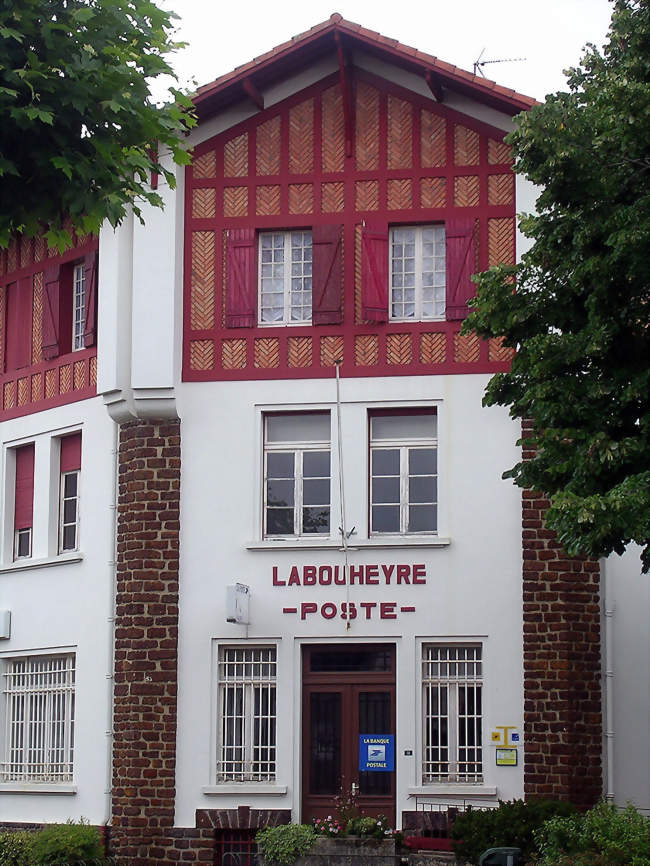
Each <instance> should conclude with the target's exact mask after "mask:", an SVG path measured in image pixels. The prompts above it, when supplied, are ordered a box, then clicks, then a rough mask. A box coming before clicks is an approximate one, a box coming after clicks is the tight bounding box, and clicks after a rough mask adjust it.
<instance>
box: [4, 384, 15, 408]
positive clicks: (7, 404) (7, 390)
mask: <svg viewBox="0 0 650 866" xmlns="http://www.w3.org/2000/svg"><path fill="white" fill-rule="evenodd" d="M15 405H16V383H15V382H14V381H13V380H12V381H11V382H5V384H4V387H3V389H2V407H3V409H13V408H14V406H15Z"/></svg>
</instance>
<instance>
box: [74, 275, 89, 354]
mask: <svg viewBox="0 0 650 866" xmlns="http://www.w3.org/2000/svg"><path fill="white" fill-rule="evenodd" d="M72 293H73V297H72V351H73V352H78V351H79V349H83V348H84V330H85V326H86V268H85V267H84V265H83V264H79V265H75V266H74V271H73V275H72Z"/></svg>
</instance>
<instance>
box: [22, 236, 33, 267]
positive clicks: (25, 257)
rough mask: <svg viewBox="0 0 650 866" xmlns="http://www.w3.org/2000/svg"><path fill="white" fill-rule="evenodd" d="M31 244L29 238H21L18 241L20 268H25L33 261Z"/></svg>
mask: <svg viewBox="0 0 650 866" xmlns="http://www.w3.org/2000/svg"><path fill="white" fill-rule="evenodd" d="M33 248H34V245H33V242H32V239H31V238H25V237H23V238H21V241H20V267H21V268H26V267H27V266H28V265H31V264H32V262H33V261H34V253H33Z"/></svg>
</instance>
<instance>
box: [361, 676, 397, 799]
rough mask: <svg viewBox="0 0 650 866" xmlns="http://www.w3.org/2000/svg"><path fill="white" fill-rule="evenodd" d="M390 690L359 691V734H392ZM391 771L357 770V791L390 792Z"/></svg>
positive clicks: (375, 793)
mask: <svg viewBox="0 0 650 866" xmlns="http://www.w3.org/2000/svg"><path fill="white" fill-rule="evenodd" d="M391 728H392V726H391V712H390V692H359V734H392V733H393V731H392V730H391ZM391 776H392V773H380V772H372V771H364V772H359V791H360V793H361V795H362V796H363V795H364V794H371V795H377V794H390V792H391Z"/></svg>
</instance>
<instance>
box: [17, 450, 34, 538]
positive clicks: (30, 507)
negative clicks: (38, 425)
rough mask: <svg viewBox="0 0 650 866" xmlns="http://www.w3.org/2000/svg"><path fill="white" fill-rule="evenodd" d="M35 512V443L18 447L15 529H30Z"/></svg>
mask: <svg viewBox="0 0 650 866" xmlns="http://www.w3.org/2000/svg"><path fill="white" fill-rule="evenodd" d="M33 513H34V445H33V444H32V445H23V446H22V448H16V504H15V507H14V530H18V529H29V528H30V527H31V525H32V520H33Z"/></svg>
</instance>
